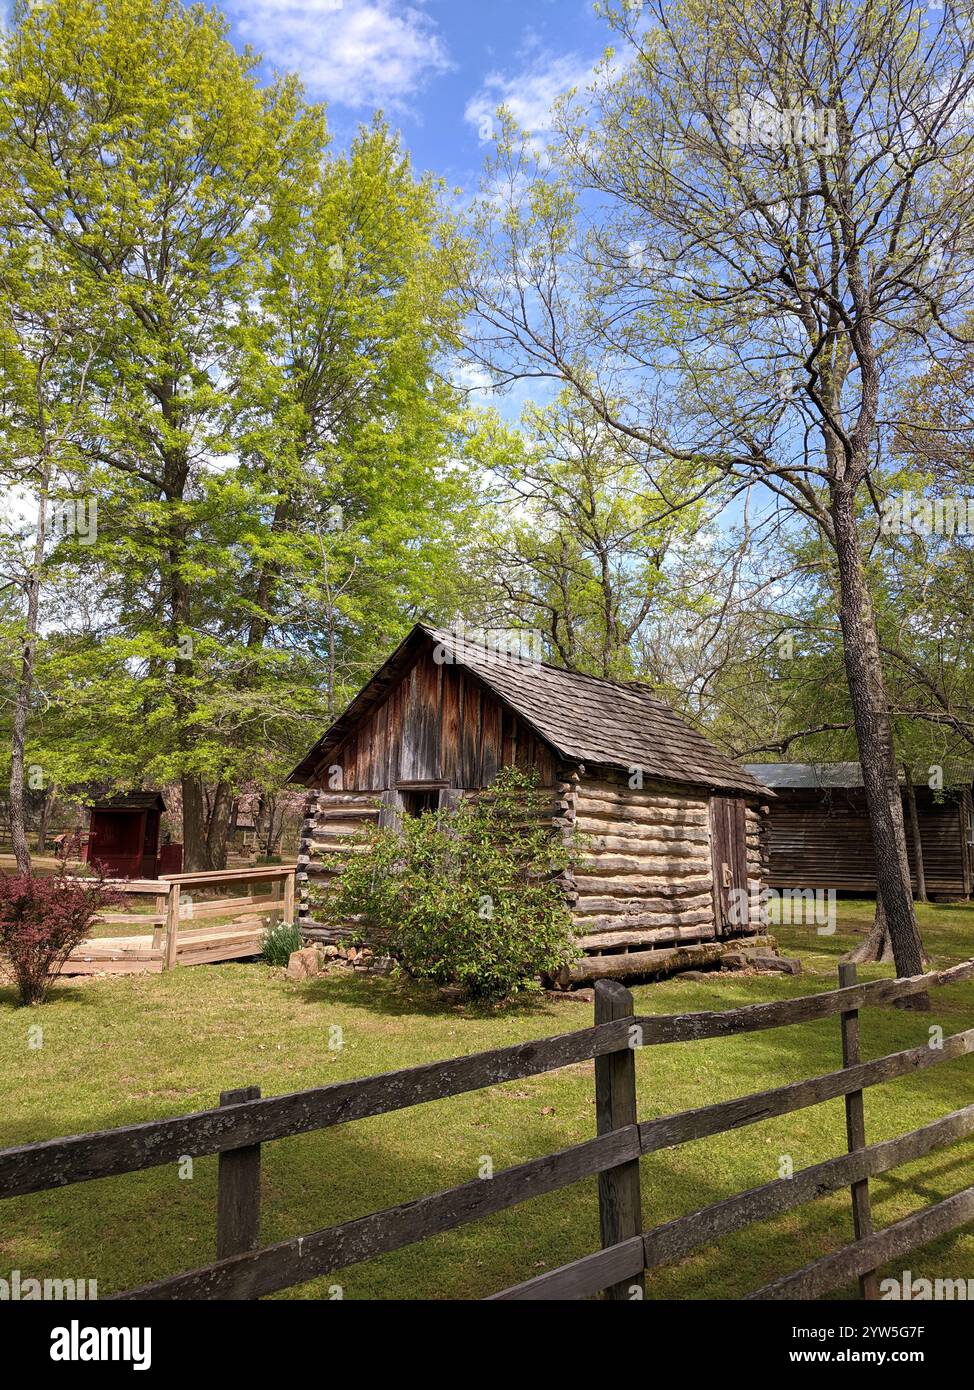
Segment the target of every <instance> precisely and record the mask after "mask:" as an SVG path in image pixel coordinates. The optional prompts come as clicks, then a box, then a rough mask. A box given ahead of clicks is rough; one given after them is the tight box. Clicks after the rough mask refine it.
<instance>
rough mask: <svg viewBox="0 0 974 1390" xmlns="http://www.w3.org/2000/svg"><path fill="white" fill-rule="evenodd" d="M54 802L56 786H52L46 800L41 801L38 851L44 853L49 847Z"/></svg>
mask: <svg viewBox="0 0 974 1390" xmlns="http://www.w3.org/2000/svg"><path fill="white" fill-rule="evenodd" d="M53 804H54V788H53V787H51V788H49V790H47V791H46V792H45V793H44V800H43V801H42V802H41V811H40V815H39V816H38V819H37V841H36V846H37V853H38V854H43V853H44V852H45V850H46V849H47V826H48V821H49V820H50V816H51V808H52V806H53Z"/></svg>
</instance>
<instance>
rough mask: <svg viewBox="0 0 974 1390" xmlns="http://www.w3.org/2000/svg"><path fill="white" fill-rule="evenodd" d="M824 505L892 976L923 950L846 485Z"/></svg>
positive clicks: (905, 970)
mask: <svg viewBox="0 0 974 1390" xmlns="http://www.w3.org/2000/svg"><path fill="white" fill-rule="evenodd" d="M830 510H831V515H832V520H833V524H834V532H835V535H834V539H835V550H836V557H837V561H838V569H839V592H840V603H839V622H840V624H841V627H842V639H843V652H844V657H845V669H846V679H847V681H848V683H849V696H850V699H851V702H852V710H853V719H854V722H855V729H856V738H857V740H858V743H859V759H860V762H861V764H862V780H863V786H864V788H865V793H866V805H867V807H868V809H869V825H870V831H871V834H872V843H873V855H874V857H875V862H876V886H877V896H878V898H879V899H881V900H882V910H883V913H884V915H885V919H886V925H887V927H888V930H889V937H890V942H891V944H892V948H893V958H894V960H895V962H896V973H897V975H919V974H921V973H922V971H923V948H922V946H921V943H920V935H919V932H918V931H917V925H916V916H915V914H914V911H913V892H912V887H911V883H910V866H909V860H908V859H907V853H906V829H905V827H904V824H903V802H902V799H901V797H900V787H899V779H898V777H897V770H896V755H895V753H894V751H893V733H892V728H891V726H890V718H889V701H888V699H887V696H886V686H885V682H884V680H883V669H882V662H881V659H880V653H879V640H878V637H877V633H876V619H875V614H874V612H873V605H872V599H871V596H870V593H869V586H868V583H867V581H866V574H865V570H864V567H863V563H862V553H861V549H860V544H859V532H858V529H857V526H856V515H855V502H854V496H853V492H852V490H851V488H848V487H841V486H840V487H838V488H837V489H836V490H835V492H834V494H833V499H832V505H831V509H830Z"/></svg>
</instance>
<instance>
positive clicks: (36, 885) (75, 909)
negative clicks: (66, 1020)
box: [0, 864, 122, 1004]
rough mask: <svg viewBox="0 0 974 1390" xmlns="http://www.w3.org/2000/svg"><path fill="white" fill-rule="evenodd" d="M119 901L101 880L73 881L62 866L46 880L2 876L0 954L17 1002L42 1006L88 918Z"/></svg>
mask: <svg viewBox="0 0 974 1390" xmlns="http://www.w3.org/2000/svg"><path fill="white" fill-rule="evenodd" d="M121 900H122V894H121V893H120V892H118V890H117V889H115V888H110V887H108V885H107V884H106V883H105V880H104V878H103V877H100V876H99V877H97V878H93V879H86V880H77V879H75V880H72V879H69V878H68V876H67V873H66V872H65V866H64V865H63V864H62V865H61V868H60V870H59V872H58V873H56V874H52V875H49V876H48V877H38V876H36V875H34V874H10V875H3V876H0V956H2V957H3V958H4V960H5V961H6V963H7V964H8V965H9V967H10V970H11V971H12V973H13V977H14V980H15V981H16V984H17V991H18V994H19V996H20V1002H21V1004H41V1003H43V1001H44V999H45V998H46V996H47V993H48V990H49V989H50V988H51V985H52V984H53V983H54V981H55V980H56V979H57V977H58V975H59V974H60V973H61V969H62V967H63V965H64V962H65V960H66V959H67V957H68V956H69V955H70V953H71V952H72V951H73V950H74V948H75V946H77V945H78V944H79V943H80V942H82V941H83V940H84V939H85V937H86V936H87V935H88V932H89V930H90V928H91V923H92V919H93V918H94V917H95V916H96V915H97V913H99V912H100V911H101V909H102V908H104V907H108V906H110V905H112V904H115V903H119V902H121Z"/></svg>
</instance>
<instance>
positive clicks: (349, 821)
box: [296, 790, 380, 927]
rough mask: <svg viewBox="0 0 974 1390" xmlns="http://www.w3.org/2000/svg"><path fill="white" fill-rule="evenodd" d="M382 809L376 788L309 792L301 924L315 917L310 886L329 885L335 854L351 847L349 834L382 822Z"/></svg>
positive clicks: (301, 856) (300, 879)
mask: <svg viewBox="0 0 974 1390" xmlns="http://www.w3.org/2000/svg"><path fill="white" fill-rule="evenodd" d="M379 811H380V803H379V797H378V794H377V793H375V792H348V791H341V792H335V791H324V790H314V791H311V792H309V794H308V799H307V801H306V803H305V814H304V822H303V824H302V827H301V842H300V846H299V850H298V867H297V874H296V881H297V889H298V925H299V926H301V927H307V926H310V925H311V923H312V921H313V920H314V908H313V906H312V904H311V902H310V899H309V893H308V890H309V888H310V887H312V886H314V887H315V888H316V889H321V888H327V886H328V884H329V882H330V881H331V880H332V879H333V878H334V876H335V867H334V862H333V861H334V857H335V856H336V855H338V854H341V853H343V852H347V851H348V849H349V846H348V844H347V841H348V838H349V836H351V835H354V834H355V833H356V831H358V830H362V829H364V828H365V827H366V826H368V825H376V824H378V820H379Z"/></svg>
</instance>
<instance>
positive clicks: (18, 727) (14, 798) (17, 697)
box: [10, 454, 51, 874]
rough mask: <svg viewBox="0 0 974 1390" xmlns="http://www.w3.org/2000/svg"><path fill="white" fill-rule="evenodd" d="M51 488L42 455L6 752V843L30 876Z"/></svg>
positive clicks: (46, 461) (46, 460)
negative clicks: (30, 752)
mask: <svg viewBox="0 0 974 1390" xmlns="http://www.w3.org/2000/svg"><path fill="white" fill-rule="evenodd" d="M50 486H51V461H50V458H49V457H48V456H47V455H46V454H45V455H44V457H43V459H42V462H41V474H40V483H39V486H38V489H37V530H36V532H35V535H34V554H33V561H32V563H31V567H30V571H29V572H28V575H27V614H26V618H25V631H24V645H23V648H22V651H21V658H20V675H19V677H18V679H17V687H16V690H15V692H14V711H13V732H12V736H11V750H10V840H11V843H12V845H13V851H14V857H15V858H16V860H17V870H18V872H19V873H22V874H29V873H30V846H29V845H28V843H27V814H26V808H25V806H24V751H25V748H26V746H27V716H28V714H29V713H30V702H31V697H32V695H33V692H34V663H35V661H36V659H37V625H38V614H39V612H40V601H41V566H42V565H43V563H44V541H45V537H46V531H47V497H48V492H49V490H50Z"/></svg>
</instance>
